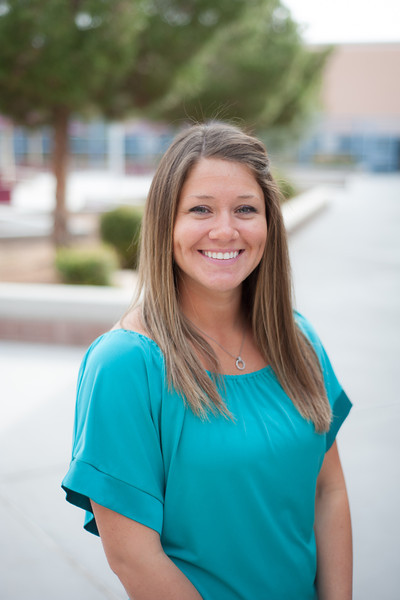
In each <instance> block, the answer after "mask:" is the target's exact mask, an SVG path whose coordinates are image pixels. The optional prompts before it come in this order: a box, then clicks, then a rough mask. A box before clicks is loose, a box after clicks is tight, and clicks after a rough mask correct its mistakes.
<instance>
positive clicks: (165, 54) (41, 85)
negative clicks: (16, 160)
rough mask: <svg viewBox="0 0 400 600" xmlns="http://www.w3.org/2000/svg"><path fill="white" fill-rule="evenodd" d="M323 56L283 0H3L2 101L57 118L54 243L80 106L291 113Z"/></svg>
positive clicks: (21, 111)
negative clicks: (309, 46)
mask: <svg viewBox="0 0 400 600" xmlns="http://www.w3.org/2000/svg"><path fill="white" fill-rule="evenodd" d="M322 58H323V57H322ZM322 58H321V55H320V54H317V53H310V52H308V51H307V50H306V49H305V48H304V47H303V45H302V42H301V39H300V36H299V34H298V32H297V27H296V25H295V23H293V21H292V20H291V19H290V16H289V14H288V13H287V11H286V12H285V9H284V8H283V7H282V6H281V5H280V2H279V0H218V2H215V0H51V1H49V0H12V1H11V0H8V2H6V1H2V0H0V89H1V93H0V112H1V113H3V114H5V115H7V116H9V117H11V118H12V119H13V120H14V121H15V122H17V123H20V124H24V125H28V126H38V125H43V124H46V125H50V126H51V127H52V128H53V131H54V136H53V137H54V148H53V170H54V174H55V176H56V181H57V186H56V210H55V224H54V237H55V241H56V243H57V245H62V244H65V243H66V242H67V237H68V236H67V215H66V208H65V188H66V177H67V157H68V123H69V121H70V118H71V116H72V115H81V116H87V115H90V114H93V113H95V112H98V113H100V114H103V115H105V116H106V117H112V118H119V119H120V118H123V117H124V116H125V115H126V114H129V113H130V114H132V113H133V114H146V115H147V116H153V117H154V118H159V119H160V118H162V119H174V120H177V119H178V120H184V118H185V117H186V116H187V117H195V118H203V117H210V116H215V115H216V114H217V113H218V110H219V108H220V107H221V106H222V107H223V112H222V116H223V117H226V118H228V117H229V118H231V117H240V118H242V119H245V120H246V121H249V122H250V123H251V124H253V125H254V126H259V125H263V126H272V125H275V124H279V123H289V122H291V121H293V120H294V117H295V116H296V115H299V114H300V113H301V112H302V111H303V110H304V106H305V104H306V103H305V99H306V97H307V95H308V93H309V91H310V90H311V89H312V88H313V86H314V82H315V80H316V78H317V76H318V73H319V71H320V69H321V64H322Z"/></svg>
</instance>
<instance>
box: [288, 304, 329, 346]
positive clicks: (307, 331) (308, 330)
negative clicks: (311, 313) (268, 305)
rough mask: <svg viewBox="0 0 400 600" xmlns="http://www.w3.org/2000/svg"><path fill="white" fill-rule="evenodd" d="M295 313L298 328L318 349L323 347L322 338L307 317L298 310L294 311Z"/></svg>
mask: <svg viewBox="0 0 400 600" xmlns="http://www.w3.org/2000/svg"><path fill="white" fill-rule="evenodd" d="M293 315H294V320H295V323H296V324H297V326H298V328H299V329H300V331H301V332H302V333H303V334H304V335H305V336H306V338H307V339H308V340H309V342H311V344H312V345H313V347H314V349H315V350H318V349H320V348H322V343H321V340H320V338H319V336H318V334H317V332H316V330H315V329H314V327H313V325H312V324H311V323H310V321H309V320H308V319H306V317H305V316H304V315H302V314H301V313H299V312H298V311H297V310H294V311H293Z"/></svg>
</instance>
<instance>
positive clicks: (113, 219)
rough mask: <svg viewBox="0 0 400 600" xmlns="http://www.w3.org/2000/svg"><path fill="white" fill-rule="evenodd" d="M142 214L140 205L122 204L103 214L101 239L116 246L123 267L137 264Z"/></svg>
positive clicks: (134, 266) (130, 267)
mask: <svg viewBox="0 0 400 600" xmlns="http://www.w3.org/2000/svg"><path fill="white" fill-rule="evenodd" d="M142 214H143V209H142V208H140V207H132V206H120V207H118V208H115V209H114V210H111V211H109V212H106V213H104V214H103V215H101V218H100V235H101V239H102V240H103V242H105V243H106V244H111V246H113V247H114V248H115V250H116V251H117V254H118V257H119V259H120V264H121V267H122V268H123V269H135V268H136V266H137V262H138V256H139V233H140V226H141V224H142Z"/></svg>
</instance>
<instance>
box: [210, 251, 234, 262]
mask: <svg viewBox="0 0 400 600" xmlns="http://www.w3.org/2000/svg"><path fill="white" fill-rule="evenodd" d="M203 254H204V255H205V256H208V258H217V259H218V260H228V259H229V258H236V257H237V256H238V255H239V251H238V250H235V251H234V252H207V251H204V252H203Z"/></svg>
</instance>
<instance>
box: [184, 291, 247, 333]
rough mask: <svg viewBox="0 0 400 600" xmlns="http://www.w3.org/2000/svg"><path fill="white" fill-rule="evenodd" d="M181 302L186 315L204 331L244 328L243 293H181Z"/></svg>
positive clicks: (215, 331)
mask: <svg viewBox="0 0 400 600" xmlns="http://www.w3.org/2000/svg"><path fill="white" fill-rule="evenodd" d="M180 304H181V307H182V311H183V313H184V315H185V316H186V317H187V318H188V319H189V320H190V321H191V322H192V323H193V324H194V325H196V326H197V327H199V328H200V329H202V330H204V331H206V332H207V331H209V330H211V331H213V332H214V333H217V332H218V331H225V332H226V331H232V329H236V328H238V329H240V330H241V331H242V329H243V315H242V309H241V295H240V294H239V293H235V294H231V293H229V294H218V295H217V294H216V295H210V294H207V295H201V294H198V295H193V294H185V293H183V294H182V293H181V294H180Z"/></svg>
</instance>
